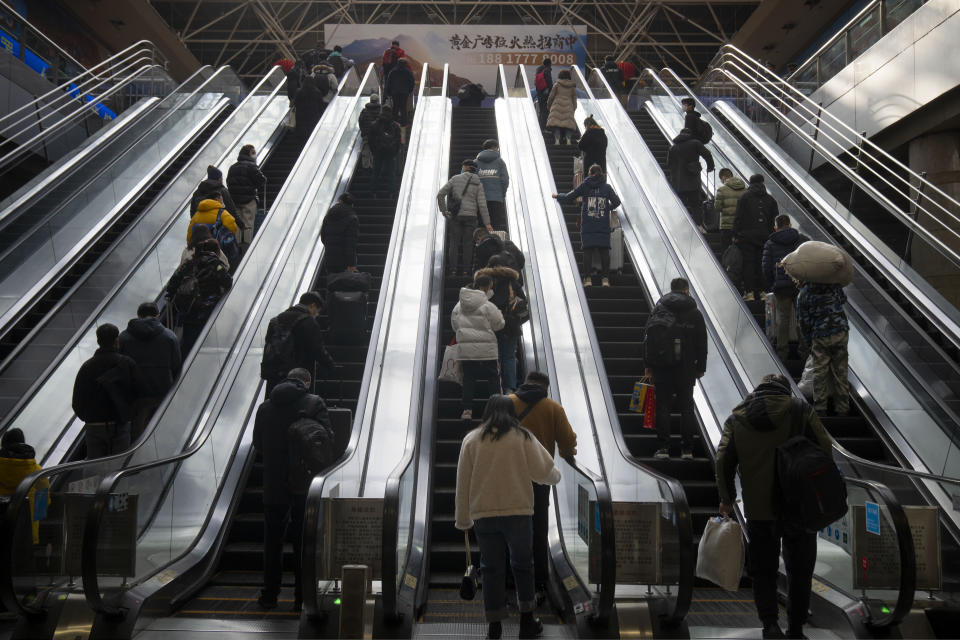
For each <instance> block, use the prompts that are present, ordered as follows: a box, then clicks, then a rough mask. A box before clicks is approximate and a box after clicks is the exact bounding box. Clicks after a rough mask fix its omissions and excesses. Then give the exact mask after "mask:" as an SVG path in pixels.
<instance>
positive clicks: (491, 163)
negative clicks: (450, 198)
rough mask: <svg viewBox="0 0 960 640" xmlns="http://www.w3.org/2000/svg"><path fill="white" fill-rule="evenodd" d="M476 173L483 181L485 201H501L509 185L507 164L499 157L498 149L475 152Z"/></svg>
mask: <svg viewBox="0 0 960 640" xmlns="http://www.w3.org/2000/svg"><path fill="white" fill-rule="evenodd" d="M477 175H478V176H480V181H481V182H482V183H483V194H484V196H485V197H486V198H487V202H503V201H504V198H505V196H506V193H507V187H509V186H510V174H509V173H507V164H506V163H505V162H504V161H503V158H501V157H500V152H499V151H494V150H493V149H484V150H483V151H481V152H480V153H478V154H477ZM460 188H461V189H462V188H463V186H462V185H461V187H460Z"/></svg>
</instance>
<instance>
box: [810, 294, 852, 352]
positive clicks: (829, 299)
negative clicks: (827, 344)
mask: <svg viewBox="0 0 960 640" xmlns="http://www.w3.org/2000/svg"><path fill="white" fill-rule="evenodd" d="M846 302H847V294H845V293H844V292H843V286H841V285H839V284H817V283H813V282H808V283H807V284H805V285H803V286H802V287H801V288H800V294H799V295H798V296H797V328H798V329H799V330H800V336H801V337H802V338H803V340H804V342H806V343H807V344H811V343H812V342H813V340H814V339H815V338H829V337H830V336H834V335H837V334H840V333H846V332H847V331H849V330H850V325H849V323H848V322H847V314H846V312H845V311H844V310H843V305H844V304H846Z"/></svg>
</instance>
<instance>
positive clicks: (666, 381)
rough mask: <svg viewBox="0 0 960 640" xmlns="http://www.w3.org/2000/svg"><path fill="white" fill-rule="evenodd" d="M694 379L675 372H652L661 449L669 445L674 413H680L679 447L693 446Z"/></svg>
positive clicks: (695, 426)
mask: <svg viewBox="0 0 960 640" xmlns="http://www.w3.org/2000/svg"><path fill="white" fill-rule="evenodd" d="M694 383H695V378H694V377H692V376H689V375H685V374H683V373H681V372H677V371H669V370H667V371H664V370H660V371H658V370H656V369H654V371H653V384H654V386H655V388H656V393H657V437H658V438H659V440H660V446H661V447H667V446H669V444H670V422H671V419H672V414H673V412H674V411H678V412H680V425H681V427H680V438H681V446H682V447H683V448H684V449H688V448H690V447H692V446H693V438H694V435H695V434H696V428H697V425H696V422H695V421H694V417H693V385H694Z"/></svg>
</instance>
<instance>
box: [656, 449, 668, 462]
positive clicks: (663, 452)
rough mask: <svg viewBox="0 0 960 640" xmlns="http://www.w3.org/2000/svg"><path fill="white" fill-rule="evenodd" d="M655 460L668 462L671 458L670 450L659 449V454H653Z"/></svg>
mask: <svg viewBox="0 0 960 640" xmlns="http://www.w3.org/2000/svg"><path fill="white" fill-rule="evenodd" d="M653 457H654V458H657V459H659V460H666V459H667V458H669V457H670V450H669V449H667V448H666V447H664V448H663V449H657V452H656V453H655V454H653Z"/></svg>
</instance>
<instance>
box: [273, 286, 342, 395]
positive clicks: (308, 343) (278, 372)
mask: <svg viewBox="0 0 960 640" xmlns="http://www.w3.org/2000/svg"><path fill="white" fill-rule="evenodd" d="M322 309H323V298H321V297H320V294H319V293H317V292H316V291H307V292H306V293H304V294H303V295H301V296H300V300H299V301H298V302H297V304H295V305H293V306H292V307H290V308H289V309H287V310H286V311H284V312H283V313H281V314H280V315H278V316H276V317H275V318H273V319H271V320H270V323H269V324H268V325H267V335H266V341H265V344H264V347H263V359H262V360H261V362H260V377H261V378H263V379H264V380H266V382H267V396H268V397H269V396H270V392H271V391H272V390H273V388H274V387H275V386H276V385H277V384H279V383H280V382H282V381H283V380H284V379H285V378H286V377H287V374H288V373H289V372H290V371H291V370H292V369H296V368H301V369H306V370H307V371H313V370H314V366H315V365H316V363H320V364H321V365H322V366H323V367H324V368H325V369H332V368H333V364H334V363H333V358H332V357H330V353H329V352H328V351H327V348H326V346H325V345H324V343H323V329H321V327H320V324H319V323H318V322H317V316H318V315H319V314H320V311H321V310H322Z"/></svg>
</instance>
